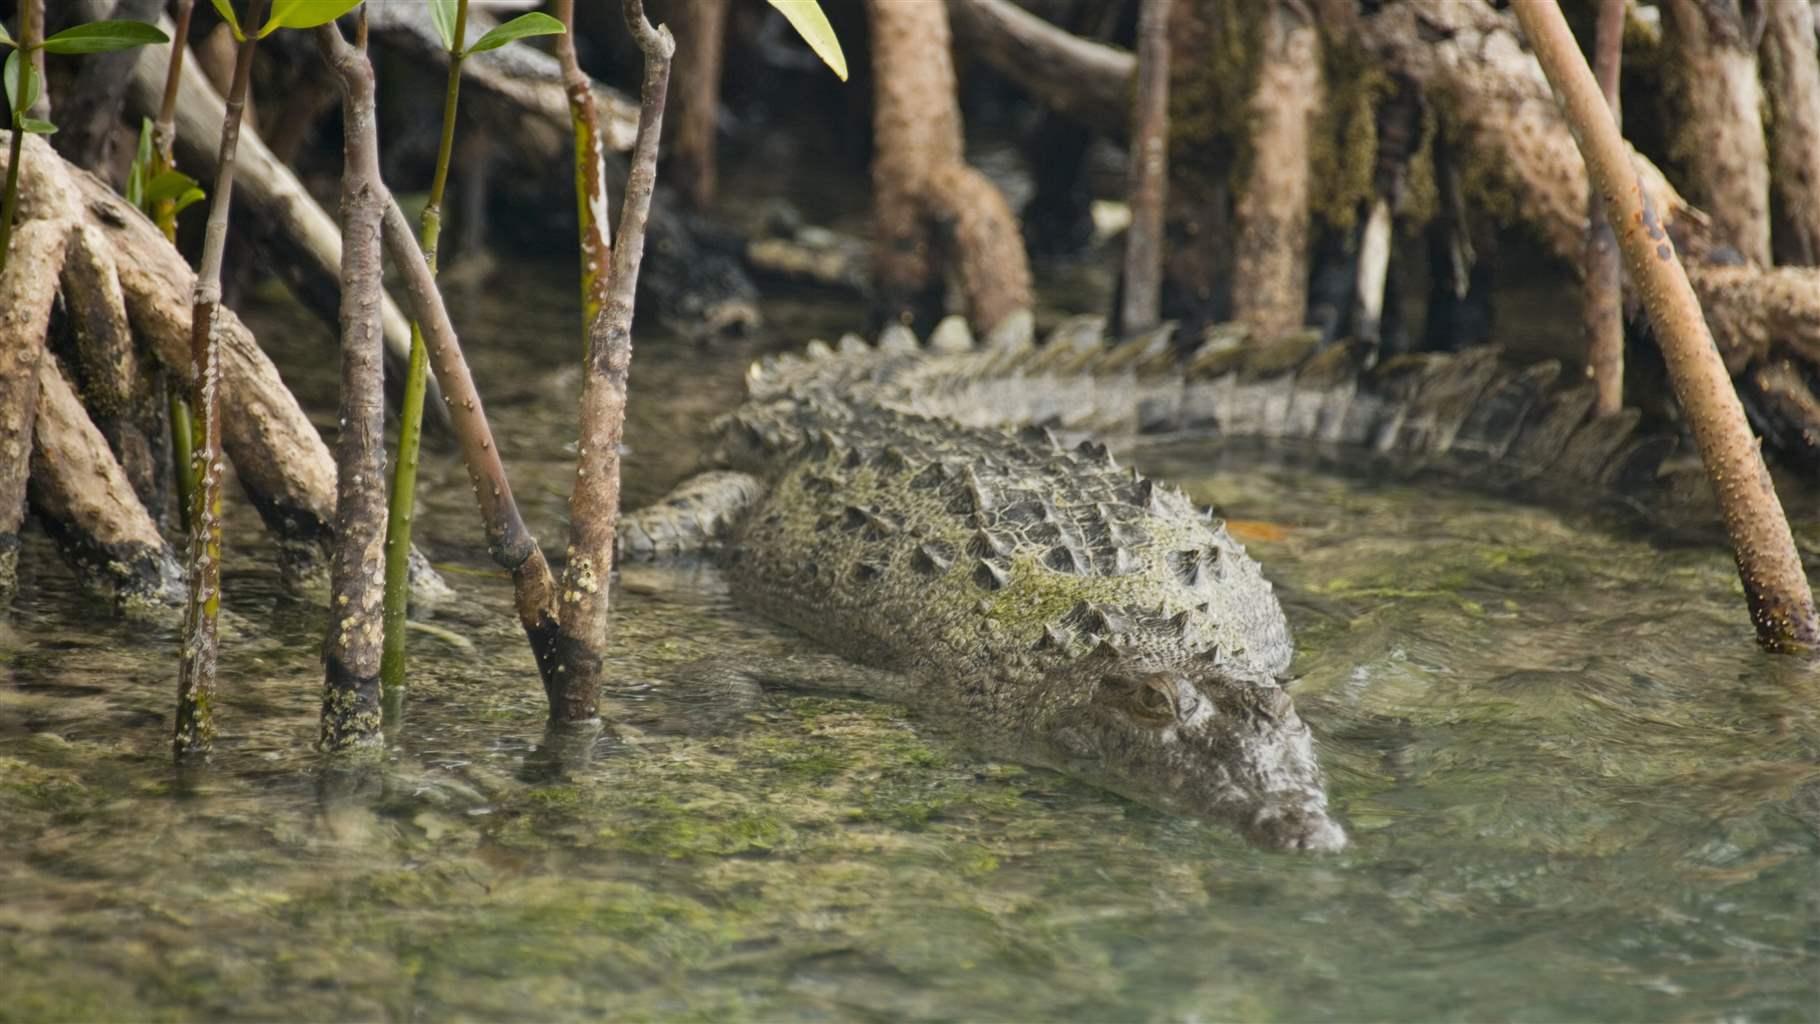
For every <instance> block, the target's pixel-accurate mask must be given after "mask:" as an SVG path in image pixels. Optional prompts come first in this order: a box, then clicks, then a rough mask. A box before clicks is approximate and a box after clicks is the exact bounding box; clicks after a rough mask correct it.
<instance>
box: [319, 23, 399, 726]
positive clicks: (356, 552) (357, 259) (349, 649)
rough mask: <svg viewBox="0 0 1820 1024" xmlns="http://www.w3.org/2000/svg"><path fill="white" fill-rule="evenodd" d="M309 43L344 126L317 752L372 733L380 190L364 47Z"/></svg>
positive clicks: (379, 640) (377, 623)
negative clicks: (331, 534) (334, 90)
mask: <svg viewBox="0 0 1820 1024" xmlns="http://www.w3.org/2000/svg"><path fill="white" fill-rule="evenodd" d="M363 35H364V33H363ZM363 41H364V40H363ZM316 42H317V45H318V47H319V48H320V49H321V50H322V54H323V57H324V59H325V60H326V61H327V63H328V64H329V66H330V67H331V68H332V69H333V70H334V72H335V74H336V76H337V77H338V78H339V79H340V81H341V91H342V107H341V110H342V115H341V116H342V124H343V125H344V131H343V138H344V144H343V146H344V148H343V156H342V171H341V418H340V432H339V434H338V435H337V438H336V442H335V465H336V492H335V493H336V495H337V499H336V503H335V557H334V562H333V566H332V568H331V570H330V578H329V580H330V581H329V595H330V596H329V627H328V635H327V637H326V638H325V640H324V644H323V662H324V665H325V674H324V679H323V688H322V735H321V740H320V744H321V746H322V747H323V749H325V750H340V749H344V748H347V747H359V746H367V745H370V744H372V743H375V742H377V741H378V738H379V725H380V710H379V661H380V654H381V651H382V648H383V640H384V635H385V632H384V625H383V616H382V614H381V611H382V606H383V598H384V596H385V516H386V494H385V368H384V353H385V343H384V341H383V340H382V338H381V326H380V322H381V321H380V298H381V294H382V293H381V290H380V275H381V272H382V264H381V262H380V236H381V227H380V225H381V221H382V218H383V216H384V213H385V199H386V195H385V191H384V188H383V186H382V185H381V183H380V176H379V131H378V127H377V125H376V124H375V121H376V119H377V116H378V115H377V112H376V110H375V103H374V99H373V91H374V89H373V65H372V64H371V63H370V62H368V60H367V55H366V52H365V51H364V50H359V49H355V48H354V47H352V46H349V45H348V44H347V43H346V42H345V41H344V40H343V39H342V38H341V30H340V29H337V28H336V27H335V23H334V22H329V23H328V24H326V25H323V26H321V27H319V28H317V29H316Z"/></svg>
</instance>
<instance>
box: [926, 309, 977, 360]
mask: <svg viewBox="0 0 1820 1024" xmlns="http://www.w3.org/2000/svg"><path fill="white" fill-rule="evenodd" d="M929 351H931V352H935V353H939V354H942V355H958V354H960V353H963V352H971V351H973V332H972V331H971V330H969V329H968V327H967V320H966V318H965V317H959V316H947V317H943V318H942V322H941V323H939V324H936V325H935V333H933V334H931V335H929Z"/></svg>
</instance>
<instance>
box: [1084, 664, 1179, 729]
mask: <svg viewBox="0 0 1820 1024" xmlns="http://www.w3.org/2000/svg"><path fill="white" fill-rule="evenodd" d="M1094 699H1095V700H1096V701H1098V702H1099V703H1101V704H1104V705H1106V706H1108V707H1111V708H1114V709H1116V710H1118V711H1120V712H1123V713H1124V714H1125V715H1126V716H1127V717H1129V718H1131V719H1133V720H1135V721H1137V722H1138V723H1140V724H1142V725H1148V726H1152V727H1155V728H1161V727H1163V726H1166V725H1170V724H1172V723H1174V722H1175V719H1176V691H1175V686H1174V685H1173V684H1172V683H1171V682H1170V681H1169V679H1168V677H1166V676H1142V677H1132V676H1106V677H1105V678H1103V679H1101V680H1100V685H1099V688H1098V690H1097V691H1095V693H1094Z"/></svg>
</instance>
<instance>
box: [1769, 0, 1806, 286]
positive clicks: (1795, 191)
mask: <svg viewBox="0 0 1820 1024" xmlns="http://www.w3.org/2000/svg"><path fill="white" fill-rule="evenodd" d="M1763 11H1764V14H1765V16H1766V17H1767V18H1768V23H1767V24H1766V26H1765V29H1764V33H1763V45H1762V59H1763V76H1764V80H1765V82H1766V83H1767V84H1768V90H1767V92H1768V93H1769V104H1770V114H1771V117H1770V133H1769V151H1770V163H1771V169H1772V171H1773V172H1774V173H1773V174H1771V176H1770V186H1771V189H1772V191H1773V193H1774V196H1775V199H1776V204H1777V207H1778V209H1777V216H1776V218H1775V231H1774V237H1773V241H1774V248H1775V254H1776V257H1777V262H1778V263H1798V264H1801V265H1803V266H1813V265H1814V264H1816V263H1820V57H1816V54H1815V40H1814V12H1813V8H1812V7H1810V6H1808V5H1807V4H1804V3H1785V2H1776V0H1771V2H1769V3H1765V4H1764V5H1763Z"/></svg>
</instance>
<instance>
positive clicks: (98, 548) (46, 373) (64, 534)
mask: <svg viewBox="0 0 1820 1024" xmlns="http://www.w3.org/2000/svg"><path fill="white" fill-rule="evenodd" d="M30 490H31V504H32V510H33V511H34V512H35V513H36V514H37V516H38V519H39V521H40V522H41V523H43V524H44V528H45V530H46V532H48V533H49V534H50V535H51V537H52V538H53V539H54V540H55V541H56V542H57V546H58V548H59V549H61V551H62V552H63V554H64V557H65V559H66V560H67V561H68V562H69V563H70V565H71V566H72V567H74V568H75V569H76V572H77V576H78V577H79V578H80V579H81V581H82V583H83V585H84V586H86V587H88V588H89V589H90V590H92V591H95V592H96V593H99V594H101V595H103V596H105V597H109V598H111V599H112V600H113V601H114V602H115V603H116V604H117V605H118V606H119V607H120V608H121V609H122V610H123V611H125V612H127V613H128V614H129V615H134V616H144V617H152V618H169V619H171V620H172V621H174V620H175V618H176V617H177V615H178V614H179V609H181V608H182V607H183V598H184V594H183V571H182V568H181V567H180V566H179V565H178V564H177V557H176V554H175V553H174V552H172V551H171V549H170V548H169V547H167V546H166V545H165V543H164V538H163V537H162V536H160V535H159V533H158V525H157V523H155V522H154V521H153V520H152V516H151V513H149V512H147V511H146V509H145V506H144V505H143V504H141V503H140V501H139V497H138V495H137V494H136V493H135V492H134V487H133V484H132V482H131V481H130V480H128V479H127V475H126V473H125V472H124V471H123V470H122V469H121V468H120V465H119V464H118V463H117V462H116V461H115V459H114V456H113V453H112V452H111V451H110V450H109V448H108V442H107V439H106V438H104V437H102V435H101V431H100V430H98V429H97V428H96V426H95V424H94V423H93V422H92V421H91V420H90V419H89V416H88V413H87V412H85V411H84V410H83V407H82V401H81V400H80V399H79V398H77V396H76V392H75V389H74V388H72V387H71V386H70V383H69V379H68V378H67V377H65V376H64V374H63V370H62V368H61V367H59V366H58V365H57V361H56V360H55V359H51V358H46V359H45V360H44V363H43V366H42V367H41V368H40V370H39V373H38V416H37V429H36V431H35V432H34V437H33V445H32V478H31V489H30Z"/></svg>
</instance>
